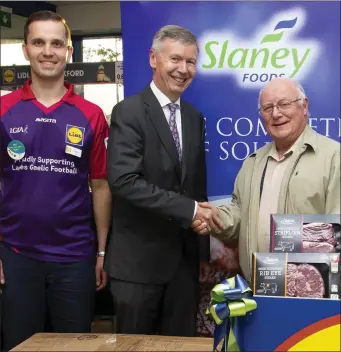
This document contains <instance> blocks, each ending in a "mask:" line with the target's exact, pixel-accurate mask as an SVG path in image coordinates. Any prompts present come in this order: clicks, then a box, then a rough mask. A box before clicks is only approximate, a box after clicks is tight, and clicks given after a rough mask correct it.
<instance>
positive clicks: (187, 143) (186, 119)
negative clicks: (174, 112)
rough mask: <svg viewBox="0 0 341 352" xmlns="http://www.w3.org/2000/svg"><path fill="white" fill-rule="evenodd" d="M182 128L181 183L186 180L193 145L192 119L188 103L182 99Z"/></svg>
mask: <svg viewBox="0 0 341 352" xmlns="http://www.w3.org/2000/svg"><path fill="white" fill-rule="evenodd" d="M181 129H182V169H181V184H182V183H183V182H184V180H185V176H186V172H187V167H188V158H189V151H190V147H191V121H190V116H189V115H188V111H187V109H186V104H185V103H184V102H182V101H181Z"/></svg>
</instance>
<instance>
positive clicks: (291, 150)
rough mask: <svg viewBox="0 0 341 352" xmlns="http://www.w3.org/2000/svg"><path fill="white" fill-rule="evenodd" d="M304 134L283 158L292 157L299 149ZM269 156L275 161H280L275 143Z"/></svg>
mask: <svg viewBox="0 0 341 352" xmlns="http://www.w3.org/2000/svg"><path fill="white" fill-rule="evenodd" d="M302 135H303V134H302V133H301V135H300V136H299V137H298V138H297V139H296V141H295V143H294V144H293V145H292V146H291V147H290V149H288V150H287V151H286V152H285V153H284V154H283V157H284V158H285V157H287V156H289V155H291V154H292V153H293V152H294V151H295V150H296V149H297V147H298V145H299V143H300V141H301V139H302ZM269 156H271V157H272V158H274V159H275V160H277V161H279V157H278V152H277V149H276V145H275V142H273V143H272V146H271V149H270V151H269Z"/></svg>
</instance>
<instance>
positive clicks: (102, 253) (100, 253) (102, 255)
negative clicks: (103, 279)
mask: <svg viewBox="0 0 341 352" xmlns="http://www.w3.org/2000/svg"><path fill="white" fill-rule="evenodd" d="M104 256H105V252H98V253H97V257H104Z"/></svg>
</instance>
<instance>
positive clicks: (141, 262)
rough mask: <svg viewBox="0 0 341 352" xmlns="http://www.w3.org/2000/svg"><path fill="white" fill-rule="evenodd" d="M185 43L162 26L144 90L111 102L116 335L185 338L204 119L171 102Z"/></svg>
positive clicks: (176, 97)
mask: <svg viewBox="0 0 341 352" xmlns="http://www.w3.org/2000/svg"><path fill="white" fill-rule="evenodd" d="M197 55H198V47H197V42H196V38H195V36H194V35H193V34H192V33H191V32H189V31H188V30H186V29H184V28H181V27H178V26H165V27H163V28H161V29H160V30H159V31H158V32H157V33H156V35H155V37H154V40H153V46H152V49H151V50H150V65H151V67H152V69H153V80H152V82H151V84H150V85H149V86H148V87H147V88H146V89H145V90H143V91H142V92H141V93H139V94H137V95H134V96H131V97H129V98H127V99H125V100H123V101H122V102H120V103H119V104H117V105H116V106H115V107H114V109H113V112H112V117H111V119H112V125H111V131H110V135H109V143H108V180H109V184H110V188H111V191H112V194H113V196H114V214H113V222H112V233H111V238H110V243H109V248H108V252H107V258H106V266H105V267H106V270H107V272H108V273H109V276H110V278H111V284H110V287H111V292H112V295H113V297H114V302H115V305H116V312H117V332H118V333H131V334H157V333H159V334H161V335H178V336H195V334H196V312H197V305H198V293H199V287H198V285H199V236H198V235H197V234H195V233H194V232H193V231H192V229H191V225H192V222H193V221H194V220H196V219H201V220H202V221H203V222H204V223H206V224H207V226H208V227H209V226H214V225H213V224H214V221H217V223H219V219H212V212H211V210H210V209H207V208H202V207H201V206H200V204H199V202H204V201H206V199H207V196H206V165H205V164H206V163H205V145H204V136H205V129H204V118H203V116H202V114H201V113H200V112H198V111H197V110H196V109H195V108H194V107H193V106H191V105H190V104H188V103H186V102H185V101H183V100H182V99H180V95H181V93H182V92H183V91H184V90H185V89H186V88H187V87H188V86H189V85H190V83H191V82H192V80H193V78H194V76H195V72H196V62H197Z"/></svg>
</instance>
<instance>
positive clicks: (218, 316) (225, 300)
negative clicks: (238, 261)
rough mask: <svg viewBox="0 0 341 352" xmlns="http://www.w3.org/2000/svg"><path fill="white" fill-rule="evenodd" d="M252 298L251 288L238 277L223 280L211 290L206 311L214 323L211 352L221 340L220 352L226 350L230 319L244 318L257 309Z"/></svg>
mask: <svg viewBox="0 0 341 352" xmlns="http://www.w3.org/2000/svg"><path fill="white" fill-rule="evenodd" d="M252 296H253V293H252V290H251V288H250V287H249V286H248V285H247V283H246V281H245V280H244V279H243V278H242V277H241V276H240V275H236V276H234V277H232V278H229V279H227V280H223V281H222V282H221V283H220V284H218V285H216V286H215V287H214V288H213V290H212V291H211V301H210V305H209V307H208V309H207V311H206V314H209V315H211V316H212V317H213V319H214V321H215V329H214V336H213V337H214V344H213V351H216V350H217V347H218V345H219V344H220V342H221V341H222V340H223V339H224V343H223V345H222V349H221V351H224V352H226V351H227V350H228V342H229V335H230V330H231V319H232V318H234V317H238V316H245V315H246V314H247V313H248V312H250V311H252V310H254V309H256V308H257V303H256V301H254V300H253V299H251V298H250V297H252Z"/></svg>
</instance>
